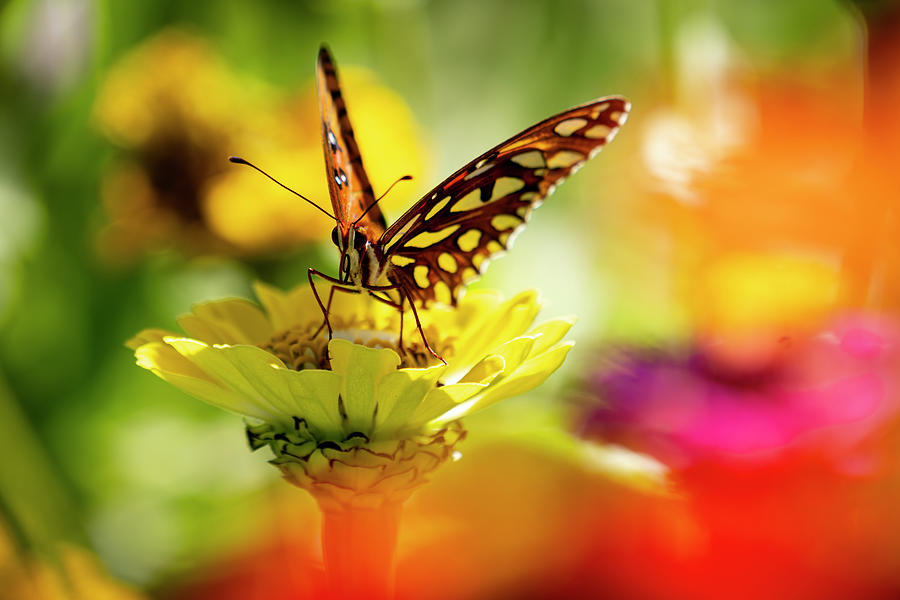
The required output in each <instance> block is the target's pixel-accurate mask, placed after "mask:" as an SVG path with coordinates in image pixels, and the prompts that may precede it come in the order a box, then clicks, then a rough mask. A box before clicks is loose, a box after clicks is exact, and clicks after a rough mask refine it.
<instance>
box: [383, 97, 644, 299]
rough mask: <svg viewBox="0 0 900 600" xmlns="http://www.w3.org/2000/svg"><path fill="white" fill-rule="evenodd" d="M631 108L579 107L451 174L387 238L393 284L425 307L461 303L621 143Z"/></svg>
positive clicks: (619, 102)
mask: <svg viewBox="0 0 900 600" xmlns="http://www.w3.org/2000/svg"><path fill="white" fill-rule="evenodd" d="M629 109H630V104H629V103H628V101H626V100H625V99H624V98H621V97H619V96H609V97H606V98H600V99H597V100H594V101H593V102H589V103H587V104H583V105H581V106H577V107H575V108H572V109H569V110H567V111H565V112H562V113H560V114H558V115H555V116H552V117H550V118H549V119H545V120H544V121H541V122H540V123H538V124H536V125H534V126H533V127H530V128H529V129H526V130H525V131H523V132H521V133H519V134H518V135H516V136H514V137H512V138H510V139H509V140H507V141H505V142H503V143H502V144H500V145H498V146H497V147H495V148H493V149H491V150H489V151H488V152H486V153H484V154H482V155H481V156H479V157H478V158H476V159H475V160H473V161H472V162H470V163H469V164H467V165H466V166H464V167H463V168H461V169H460V170H458V171H457V172H456V173H454V174H453V175H451V176H450V177H449V178H448V179H447V180H446V181H444V182H443V183H441V184H440V185H438V186H437V187H436V188H434V189H433V190H432V191H431V192H429V193H428V194H426V195H425V196H424V197H423V198H422V199H421V200H419V201H418V202H417V203H416V204H414V205H413V206H412V208H410V209H409V210H408V211H406V213H404V214H403V216H401V217H400V218H399V219H398V220H397V221H396V222H395V223H394V224H393V225H391V227H390V228H389V229H387V231H385V232H384V234H383V235H382V236H381V238H380V240H379V245H380V246H381V249H382V252H383V253H384V257H385V260H386V261H388V263H389V264H390V265H391V270H390V275H389V277H390V278H391V280H392V281H393V282H394V283H395V285H397V286H398V287H399V288H401V289H402V290H404V291H405V293H406V295H407V296H409V297H410V298H411V299H412V300H414V301H417V302H419V303H421V304H427V303H428V302H430V301H438V302H442V303H445V304H453V305H455V304H456V302H457V300H458V297H459V291H460V289H461V287H462V286H463V285H464V284H465V283H468V282H469V281H470V280H472V279H474V278H476V277H477V276H478V275H479V274H480V273H482V272H483V271H484V269H485V268H486V267H487V265H488V263H489V262H490V259H491V258H492V257H494V256H495V255H497V254H498V253H501V252H503V251H505V250H506V249H507V248H508V247H509V246H510V244H511V243H512V240H513V237H514V235H515V233H516V232H517V231H518V230H519V229H521V227H522V226H523V225H524V224H525V223H527V222H528V218H529V216H530V215H531V212H532V211H533V210H534V209H535V208H537V207H538V206H539V205H540V204H541V202H542V201H543V200H544V198H546V197H547V196H549V195H550V194H552V193H553V191H554V190H555V189H556V186H557V185H559V184H560V183H561V182H562V181H563V180H564V179H565V178H566V177H568V176H569V175H570V174H572V173H574V172H575V171H576V170H577V169H578V168H580V167H581V166H582V165H583V164H584V162H585V161H586V160H588V159H589V158H592V157H593V156H595V155H596V153H597V152H599V151H600V149H602V147H603V146H604V145H605V144H606V143H607V142H609V141H611V140H612V139H613V137H615V135H616V132H617V131H618V128H619V127H620V126H621V125H622V124H624V123H625V120H626V118H627V115H628V110H629Z"/></svg>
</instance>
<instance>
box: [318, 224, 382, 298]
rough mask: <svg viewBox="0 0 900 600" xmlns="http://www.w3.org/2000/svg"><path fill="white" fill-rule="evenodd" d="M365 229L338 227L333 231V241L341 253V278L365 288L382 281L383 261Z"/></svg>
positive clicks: (356, 226)
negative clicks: (367, 285)
mask: <svg viewBox="0 0 900 600" xmlns="http://www.w3.org/2000/svg"><path fill="white" fill-rule="evenodd" d="M366 233H367V232H366V231H365V229H364V228H363V227H361V226H359V225H352V224H351V225H350V226H349V227H347V228H346V229H344V227H343V226H341V225H338V226H337V227H335V228H334V229H332V230H331V241H332V242H334V245H335V246H337V249H338V251H339V252H340V253H341V260H340V267H339V269H340V278H341V280H342V281H345V282H347V283H350V284H352V285H355V286H364V285H366V284H370V283H375V281H376V280H380V279H381V275H382V273H381V271H382V270H383V268H382V267H381V263H382V261H381V260H379V253H378V252H377V249H376V244H373V243H371V242H370V241H369V237H368V235H366Z"/></svg>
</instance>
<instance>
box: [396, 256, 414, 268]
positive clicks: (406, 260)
mask: <svg viewBox="0 0 900 600" xmlns="http://www.w3.org/2000/svg"><path fill="white" fill-rule="evenodd" d="M414 262H416V259H414V258H410V257H408V256H400V255H397V256H392V257H391V264H392V265H395V266H397V267H405V266H406V265H409V264H412V263H414Z"/></svg>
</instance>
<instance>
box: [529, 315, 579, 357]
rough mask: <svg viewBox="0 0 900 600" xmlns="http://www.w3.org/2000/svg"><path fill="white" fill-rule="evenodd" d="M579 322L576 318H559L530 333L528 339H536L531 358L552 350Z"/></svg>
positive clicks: (541, 325) (539, 326)
mask: <svg viewBox="0 0 900 600" xmlns="http://www.w3.org/2000/svg"><path fill="white" fill-rule="evenodd" d="M576 321H577V318H576V317H559V318H556V319H553V320H551V321H547V322H546V323H541V324H540V325H538V326H537V327H535V328H534V329H532V330H531V331H529V332H528V334H527V335H528V337H531V338H535V342H534V347H533V348H532V349H531V354H530V356H537V355H538V354H542V353H544V352H546V351H547V350H549V349H550V347H552V346H553V345H554V344H556V343H557V342H559V341H560V340H561V339H563V336H564V335H566V334H567V333H568V332H569V330H570V329H571V328H572V326H573V325H574V324H575V322H576Z"/></svg>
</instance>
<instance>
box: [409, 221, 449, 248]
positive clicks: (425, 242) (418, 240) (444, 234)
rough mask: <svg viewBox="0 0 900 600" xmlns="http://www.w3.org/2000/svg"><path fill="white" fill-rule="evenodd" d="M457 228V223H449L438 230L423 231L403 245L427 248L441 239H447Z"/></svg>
mask: <svg viewBox="0 0 900 600" xmlns="http://www.w3.org/2000/svg"><path fill="white" fill-rule="evenodd" d="M457 229H459V225H451V226H450V227H444V228H443V229H441V230H438V231H433V232H432V231H425V232H423V233H420V234H419V235H417V236H416V237H414V238H413V239H411V240H409V241H408V242H406V243H405V244H404V246H412V247H414V248H429V247H431V246H433V245H435V244H437V243H438V242H440V241H441V240H444V239H447V238H448V237H449V236H451V235H453V233H454V232H456V230H457Z"/></svg>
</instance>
